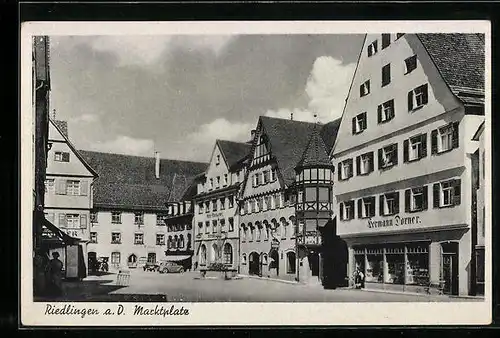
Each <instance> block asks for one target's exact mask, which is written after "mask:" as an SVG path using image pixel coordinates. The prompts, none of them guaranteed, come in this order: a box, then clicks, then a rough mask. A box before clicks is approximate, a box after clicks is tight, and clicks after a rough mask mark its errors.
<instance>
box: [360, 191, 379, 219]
mask: <svg viewBox="0 0 500 338" xmlns="http://www.w3.org/2000/svg"><path fill="white" fill-rule="evenodd" d="M373 216H375V197H373V196H372V197H364V198H360V199H359V200H358V218H370V217H373Z"/></svg>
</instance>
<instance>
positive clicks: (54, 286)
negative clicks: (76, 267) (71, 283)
mask: <svg viewBox="0 0 500 338" xmlns="http://www.w3.org/2000/svg"><path fill="white" fill-rule="evenodd" d="M52 257H53V258H52V259H51V260H50V262H49V264H48V266H47V277H48V283H47V289H48V294H49V295H50V296H53V297H59V296H61V295H62V269H63V263H62V262H61V261H60V260H59V252H57V251H56V252H53V253H52Z"/></svg>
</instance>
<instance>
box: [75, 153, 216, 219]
mask: <svg viewBox="0 0 500 338" xmlns="http://www.w3.org/2000/svg"><path fill="white" fill-rule="evenodd" d="M80 153H81V155H82V156H83V157H84V158H85V159H86V161H87V162H88V163H89V164H90V165H91V166H92V167H93V168H94V169H95V170H96V171H97V173H98V174H99V178H98V179H97V180H96V181H95V182H94V206H96V207H103V208H117V209H135V210H141V209H142V210H149V209H153V210H165V209H166V208H165V203H166V202H168V201H178V200H181V199H182V197H183V196H189V195H190V193H191V187H192V183H193V178H194V177H195V176H196V175H197V174H198V173H200V172H202V171H203V170H205V168H206V166H207V164H206V163H199V162H187V161H177V160H168V159H160V175H159V176H160V177H159V178H158V179H157V178H156V177H155V158H154V157H141V156H130V155H121V154H110V153H101V152H93V151H85V150H80Z"/></svg>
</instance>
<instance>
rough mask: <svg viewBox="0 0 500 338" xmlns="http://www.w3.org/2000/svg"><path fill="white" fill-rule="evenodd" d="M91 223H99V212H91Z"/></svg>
mask: <svg viewBox="0 0 500 338" xmlns="http://www.w3.org/2000/svg"><path fill="white" fill-rule="evenodd" d="M90 223H98V219H97V211H91V212H90Z"/></svg>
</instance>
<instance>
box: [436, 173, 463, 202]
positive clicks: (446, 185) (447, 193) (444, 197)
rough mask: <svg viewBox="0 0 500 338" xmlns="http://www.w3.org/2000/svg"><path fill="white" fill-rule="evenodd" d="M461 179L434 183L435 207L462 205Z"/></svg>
mask: <svg viewBox="0 0 500 338" xmlns="http://www.w3.org/2000/svg"><path fill="white" fill-rule="evenodd" d="M460 182H461V180H460V179H456V180H449V181H445V182H440V183H434V185H433V200H434V203H433V206H434V208H445V207H452V206H454V205H460V202H461V201H460V200H461V197H460V191H461V189H460V188H461V184H460Z"/></svg>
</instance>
